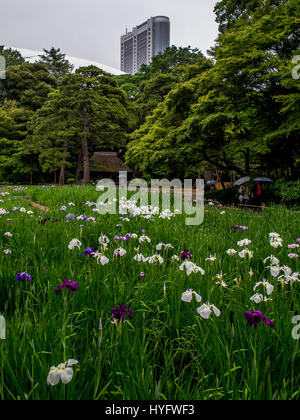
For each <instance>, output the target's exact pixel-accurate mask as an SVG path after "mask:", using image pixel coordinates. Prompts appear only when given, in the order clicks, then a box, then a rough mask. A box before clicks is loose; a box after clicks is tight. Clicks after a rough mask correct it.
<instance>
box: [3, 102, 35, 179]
mask: <svg viewBox="0 0 300 420" xmlns="http://www.w3.org/2000/svg"><path fill="white" fill-rule="evenodd" d="M32 114H33V113H32V111H29V110H26V109H24V108H19V107H17V104H16V103H15V102H14V101H5V103H4V105H3V106H2V107H0V175H1V179H2V180H15V179H19V180H21V179H24V178H23V177H24V175H26V174H29V175H32V174H33V173H34V172H35V171H36V170H37V168H36V166H35V164H34V162H32V160H31V158H30V156H28V155H27V153H26V152H25V151H24V140H25V138H26V135H27V128H26V124H27V121H28V120H29V119H30V117H31V116H32Z"/></svg>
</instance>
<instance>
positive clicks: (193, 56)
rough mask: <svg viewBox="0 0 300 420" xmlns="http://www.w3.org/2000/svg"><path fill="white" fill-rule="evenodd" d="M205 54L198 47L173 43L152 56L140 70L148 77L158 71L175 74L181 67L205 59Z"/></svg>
mask: <svg viewBox="0 0 300 420" xmlns="http://www.w3.org/2000/svg"><path fill="white" fill-rule="evenodd" d="M203 58H204V55H203V54H202V52H201V51H200V50H198V48H191V47H190V46H188V47H184V48H182V47H179V48H178V47H175V46H174V45H172V46H171V47H169V48H167V49H166V50H165V51H164V52H163V53H160V54H158V55H156V56H154V57H153V58H152V61H151V63H150V64H149V65H148V66H147V65H145V64H144V65H142V67H141V69H140V72H141V73H144V74H145V77H146V78H151V77H152V76H153V75H155V74H158V73H164V74H173V75H175V74H176V73H177V72H179V73H181V70H180V67H185V66H189V65H191V64H197V62H198V61H199V59H203Z"/></svg>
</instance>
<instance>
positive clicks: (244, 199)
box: [239, 183, 249, 206]
mask: <svg viewBox="0 0 300 420" xmlns="http://www.w3.org/2000/svg"><path fill="white" fill-rule="evenodd" d="M239 200H240V203H241V204H244V205H246V206H247V205H248V204H249V188H248V184H247V183H246V184H243V185H241V187H240V189H239Z"/></svg>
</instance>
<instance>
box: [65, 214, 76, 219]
mask: <svg viewBox="0 0 300 420" xmlns="http://www.w3.org/2000/svg"><path fill="white" fill-rule="evenodd" d="M68 219H71V220H74V219H75V216H74V214H72V213H69V214H67V215H66V220H68Z"/></svg>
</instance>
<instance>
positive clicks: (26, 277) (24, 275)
mask: <svg viewBox="0 0 300 420" xmlns="http://www.w3.org/2000/svg"><path fill="white" fill-rule="evenodd" d="M15 279H16V280H17V281H25V280H27V281H28V282H29V283H31V282H32V278H31V276H30V274H27V273H24V272H21V273H18V274H17V275H16V277H15Z"/></svg>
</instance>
